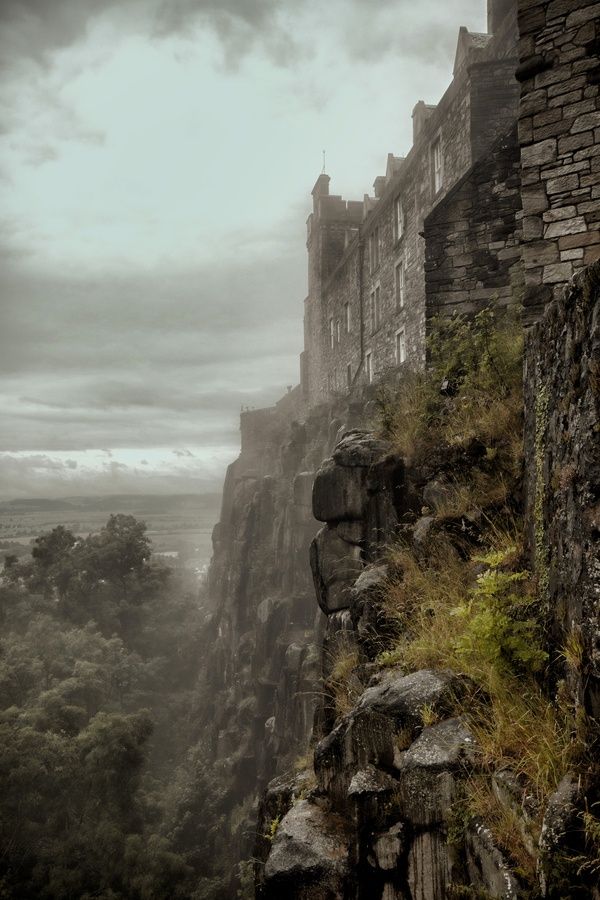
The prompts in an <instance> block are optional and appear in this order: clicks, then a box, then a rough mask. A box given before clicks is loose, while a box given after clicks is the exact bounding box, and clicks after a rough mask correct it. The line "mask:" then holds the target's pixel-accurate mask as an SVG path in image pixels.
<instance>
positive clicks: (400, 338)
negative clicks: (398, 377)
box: [396, 328, 406, 366]
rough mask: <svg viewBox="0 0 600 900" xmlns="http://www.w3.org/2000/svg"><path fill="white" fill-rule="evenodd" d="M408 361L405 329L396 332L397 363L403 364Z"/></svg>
mask: <svg viewBox="0 0 600 900" xmlns="http://www.w3.org/2000/svg"><path fill="white" fill-rule="evenodd" d="M405 361H406V338H405V336H404V329H403V328H402V329H401V330H400V331H397V332H396V365H398V366H399V365H401V364H402V363H403V362H405Z"/></svg>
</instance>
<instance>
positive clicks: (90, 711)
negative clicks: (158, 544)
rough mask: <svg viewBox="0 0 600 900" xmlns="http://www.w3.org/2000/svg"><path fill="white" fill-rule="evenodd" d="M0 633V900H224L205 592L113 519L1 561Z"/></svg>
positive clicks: (53, 534)
mask: <svg viewBox="0 0 600 900" xmlns="http://www.w3.org/2000/svg"><path fill="white" fill-rule="evenodd" d="M0 625H1V629H2V632H1V633H2V637H1V639H0V793H1V796H2V804H1V808H0V898H23V900H25V898H27V900H31V898H37V897H40V898H60V900H62V898H73V900H75V898H77V900H80V898H81V900H87V898H92V897H93V898H102V900H109V898H110V900H117V898H128V900H130V898H131V900H136V898H139V900H146V898H147V900H160V898H165V900H166V898H191V897H198V898H200V897H202V896H204V894H205V892H206V890H208V889H210V890H211V892H212V894H211V895H214V896H218V890H219V885H218V883H217V880H216V879H215V878H214V877H213V875H212V870H211V859H212V853H211V834H210V833H209V831H208V830H207V826H206V824H205V823H206V822H207V821H210V820H212V822H213V823H214V822H215V820H217V819H218V810H216V809H213V808H212V806H211V804H213V803H214V799H213V795H212V793H211V787H210V780H209V779H208V778H207V777H206V775H205V772H204V767H203V758H204V756H205V753H204V751H203V744H202V740H201V736H202V723H201V722H200V721H199V720H198V718H197V711H198V710H199V708H200V702H199V701H200V696H201V693H202V684H200V685H198V683H197V682H198V678H199V672H200V658H201V650H200V648H201V646H202V643H203V638H204V636H205V634H206V631H207V629H210V627H211V617H210V615H209V614H208V612H207V610H206V609H205V608H204V605H203V603H202V601H201V600H199V598H198V590H197V587H195V586H194V585H192V584H189V583H188V584H186V582H185V579H184V577H183V575H182V574H181V573H178V572H175V571H172V570H169V569H168V568H166V567H165V566H164V565H163V564H161V563H158V562H155V561H153V559H152V552H151V542H150V539H149V538H148V535H147V534H146V526H145V525H144V523H142V522H139V521H137V520H136V519H135V518H134V517H133V516H128V515H111V516H110V518H109V519H108V522H107V524H106V525H105V527H104V528H102V529H101V530H100V531H99V532H98V533H96V534H91V535H89V536H88V537H85V538H81V537H76V536H75V535H74V534H73V533H72V532H71V531H69V530H67V529H65V528H63V527H62V526H59V527H57V528H54V529H53V530H52V531H50V532H48V533H46V534H43V535H41V536H40V537H38V538H37V539H36V540H35V541H34V543H33V547H32V554H31V558H30V559H27V560H26V561H19V560H17V559H16V558H15V557H8V558H7V559H6V562H5V568H4V570H3V572H2V578H1V581H0ZM209 811H210V812H209ZM215 891H217V893H216V894H215Z"/></svg>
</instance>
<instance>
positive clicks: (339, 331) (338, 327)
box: [335, 319, 342, 344]
mask: <svg viewBox="0 0 600 900" xmlns="http://www.w3.org/2000/svg"><path fill="white" fill-rule="evenodd" d="M335 336H336V339H337V342H338V344H339V342H340V340H341V338H342V327H341V324H340V320H339V319H338V320H337V322H336V323H335Z"/></svg>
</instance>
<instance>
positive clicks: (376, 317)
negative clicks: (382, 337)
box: [371, 285, 381, 334]
mask: <svg viewBox="0 0 600 900" xmlns="http://www.w3.org/2000/svg"><path fill="white" fill-rule="evenodd" d="M380 322H381V290H380V287H379V285H377V287H375V288H373V290H372V291H371V334H373V332H374V331H377V329H378V328H379V325H380Z"/></svg>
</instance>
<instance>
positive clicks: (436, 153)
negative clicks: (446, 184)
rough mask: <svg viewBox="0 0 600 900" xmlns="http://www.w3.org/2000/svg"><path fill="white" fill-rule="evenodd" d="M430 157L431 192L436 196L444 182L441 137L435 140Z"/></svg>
mask: <svg viewBox="0 0 600 900" xmlns="http://www.w3.org/2000/svg"><path fill="white" fill-rule="evenodd" d="M431 155H432V164H433V192H434V194H437V192H438V191H439V190H440V188H441V187H442V184H443V181H444V159H443V156H442V139H441V137H438V138H436V139H435V141H434V142H433V146H432V150H431Z"/></svg>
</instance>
